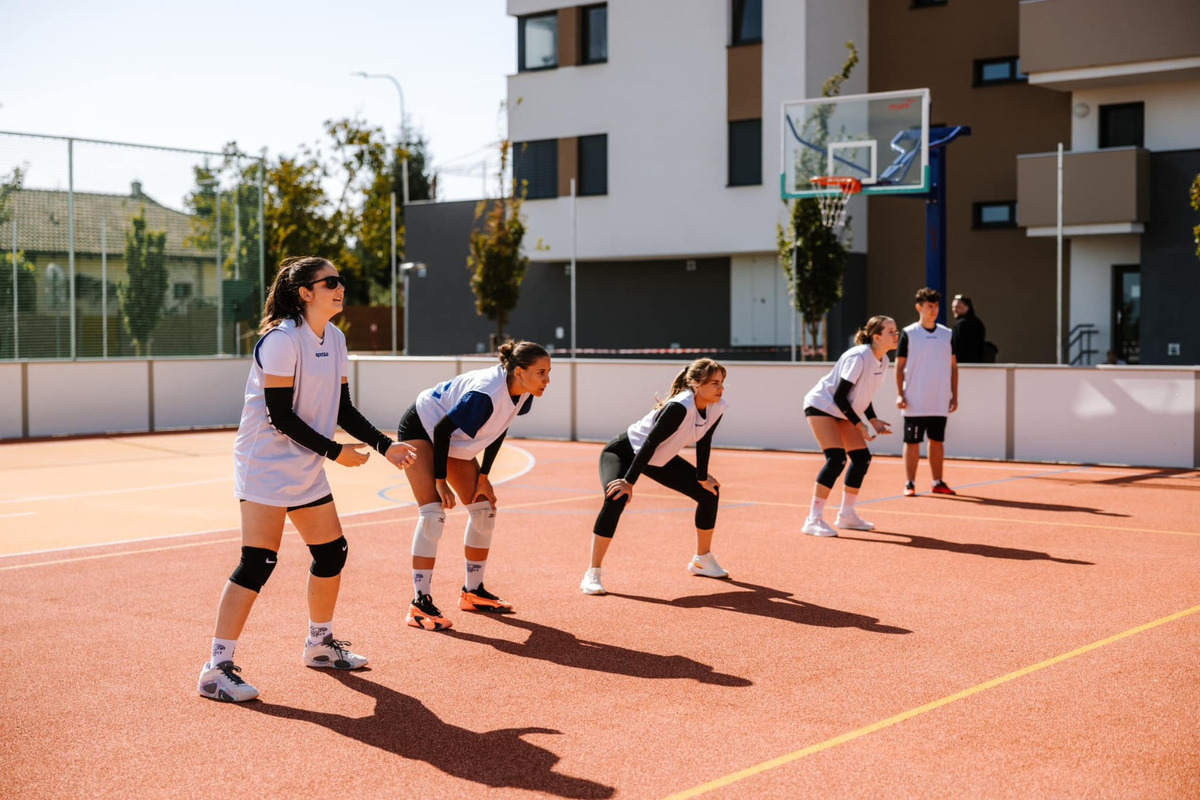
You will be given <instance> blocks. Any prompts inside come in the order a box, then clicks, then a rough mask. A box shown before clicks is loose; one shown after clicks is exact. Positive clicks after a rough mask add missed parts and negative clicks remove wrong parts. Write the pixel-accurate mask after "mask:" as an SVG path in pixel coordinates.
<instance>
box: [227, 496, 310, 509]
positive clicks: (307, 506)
mask: <svg viewBox="0 0 1200 800" xmlns="http://www.w3.org/2000/svg"><path fill="white" fill-rule="evenodd" d="M238 502H239V503H244V502H246V501H245V500H239V501H238ZM332 502H333V495H332V494H327V495H325V496H324V497H318V498H317V499H316V500H313V501H312V502H311V503H305V504H304V505H302V506H288V507H287V510H288V511H299V510H300V509H302V508H316V507H317V506H323V505H325V504H326V503H332Z"/></svg>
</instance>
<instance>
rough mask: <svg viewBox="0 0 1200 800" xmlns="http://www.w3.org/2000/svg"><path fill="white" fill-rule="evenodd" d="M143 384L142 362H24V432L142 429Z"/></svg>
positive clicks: (146, 381)
mask: <svg viewBox="0 0 1200 800" xmlns="http://www.w3.org/2000/svg"><path fill="white" fill-rule="evenodd" d="M149 387H150V377H149V373H148V371H147V369H146V362H145V361H76V362H70V361H49V362H47V361H40V362H30V363H29V365H28V391H29V405H28V413H29V435H30V436H62V435H69V434H80V433H121V432H126V431H145V430H148V429H149V427H150V390H149ZM193 410H199V409H198V407H193Z"/></svg>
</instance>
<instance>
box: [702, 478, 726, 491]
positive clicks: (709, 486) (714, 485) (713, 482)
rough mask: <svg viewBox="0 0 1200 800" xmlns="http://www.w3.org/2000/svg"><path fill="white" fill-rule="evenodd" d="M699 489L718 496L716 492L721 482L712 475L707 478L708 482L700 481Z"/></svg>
mask: <svg viewBox="0 0 1200 800" xmlns="http://www.w3.org/2000/svg"><path fill="white" fill-rule="evenodd" d="M700 488H702V489H704V490H705V491H706V492H711V493H712V494H718V492H717V490H718V489H720V488H721V482H720V481H718V480H717V479H716V478H715V477H713V476H712V475H709V476H708V480H703V481H700Z"/></svg>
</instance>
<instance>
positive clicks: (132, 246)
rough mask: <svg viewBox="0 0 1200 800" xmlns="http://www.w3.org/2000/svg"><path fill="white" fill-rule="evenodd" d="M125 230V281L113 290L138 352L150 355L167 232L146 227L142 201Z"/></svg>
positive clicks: (163, 292) (161, 298)
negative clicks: (115, 290)
mask: <svg viewBox="0 0 1200 800" xmlns="http://www.w3.org/2000/svg"><path fill="white" fill-rule="evenodd" d="M129 222H130V229H129V230H127V231H125V271H126V273H127V274H128V275H129V281H128V282H127V283H122V284H121V286H120V288H119V289H118V291H117V296H118V298H119V300H120V305H121V319H122V320H123V321H124V323H125V330H126V331H127V332H128V333H129V336H130V337H131V338H132V339H133V344H134V347H135V348H136V350H137V354H138V355H139V356H143V355H150V342H151V339H152V338H153V334H154V329H155V328H156V327H158V321H159V319H160V318H161V317H162V310H163V304H164V302H165V301H166V296H167V258H166V249H167V234H166V231H147V230H146V207H145V206H144V205H143V206H142V207H141V208H140V209H139V210H138V213H137V214H136V215H135V216H134V217H133V218H132V219H131V220H130V221H129Z"/></svg>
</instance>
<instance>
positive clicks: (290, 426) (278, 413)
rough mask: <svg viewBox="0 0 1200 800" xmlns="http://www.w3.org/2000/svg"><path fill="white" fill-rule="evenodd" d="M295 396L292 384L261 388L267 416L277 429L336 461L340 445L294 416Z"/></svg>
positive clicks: (304, 445)
mask: <svg viewBox="0 0 1200 800" xmlns="http://www.w3.org/2000/svg"><path fill="white" fill-rule="evenodd" d="M295 396H296V389H295V387H292V386H278V387H273V388H270V389H263V398H264V399H265V400H266V401H267V418H268V419H269V420H270V421H271V424H272V425H274V426H275V429H276V430H277V431H279V432H280V433H282V434H284V435H285V436H287V437H288V438H289V439H291V440H292V441H293V442H295V443H296V444H298V445H300V446H301V447H307V448H308V449H309V450H312V451H313V452H314V453H316V454H318V455H322V456H325V457H326V458H328V459H329V460H330V461H336V460H337V457H338V456H339V455H341V452H342V446H341V445H340V444H338V443H337V442H335V441H333V440H332V439H326V438H325V437H324V436H322V435H321V434H319V433H317V432H316V431H314V430H313V429H312V428H311V427H310V426H309V424H308V423H307V422H305V421H304V420H302V419H300V418H299V417H298V416H296V411H295V410H294V409H293V408H292V401H293V400H294V399H295Z"/></svg>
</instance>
